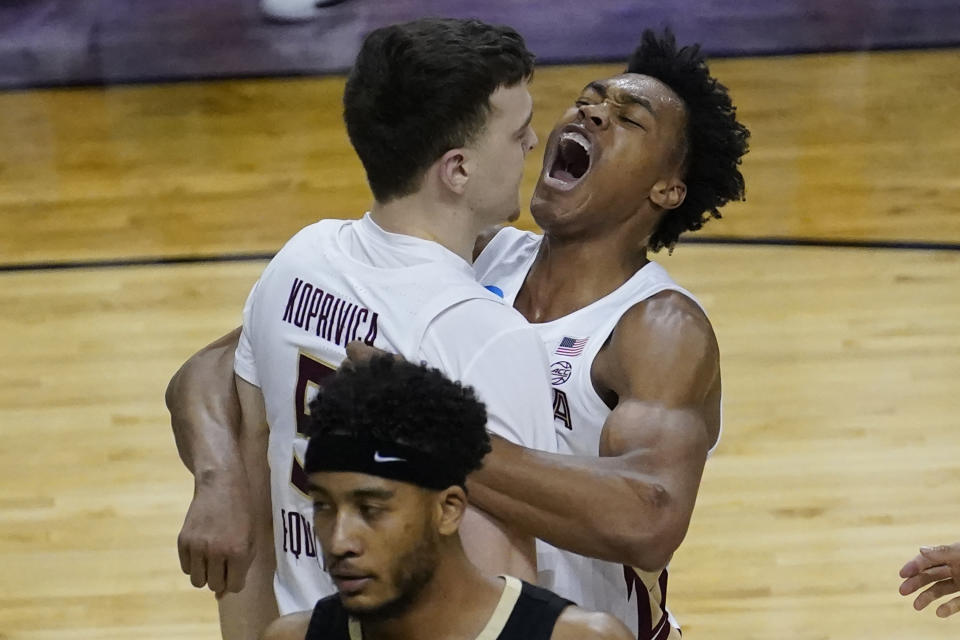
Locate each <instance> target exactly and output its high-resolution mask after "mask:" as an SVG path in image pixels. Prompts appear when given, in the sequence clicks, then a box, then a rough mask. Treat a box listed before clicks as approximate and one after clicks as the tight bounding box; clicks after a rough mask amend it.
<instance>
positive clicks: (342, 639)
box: [304, 576, 573, 640]
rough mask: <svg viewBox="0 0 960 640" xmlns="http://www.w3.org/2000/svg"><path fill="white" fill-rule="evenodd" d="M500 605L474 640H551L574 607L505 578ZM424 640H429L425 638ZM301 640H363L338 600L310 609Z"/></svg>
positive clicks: (557, 597) (542, 591)
mask: <svg viewBox="0 0 960 640" xmlns="http://www.w3.org/2000/svg"><path fill="white" fill-rule="evenodd" d="M504 579H505V580H506V584H505V585H504V587H503V593H502V594H501V596H500V601H499V602H498V603H497V606H496V608H495V609H494V610H493V614H492V615H491V616H490V619H489V620H488V621H487V625H486V626H485V627H484V628H483V631H481V632H480V634H479V635H478V636H477V637H476V640H550V636H551V635H552V634H553V627H554V625H555V624H556V623H557V618H559V617H560V614H561V613H562V612H563V610H564V609H565V608H566V607H567V606H569V605H571V604H573V603H572V602H570V601H569V600H565V599H564V598H561V597H560V596H558V595H556V594H555V593H553V592H551V591H547V590H546V589H542V588H540V587H537V586H534V585H532V584H530V583H528V582H523V581H522V580H518V579H517V578H513V577H511V576H504ZM423 637H424V639H425V640H426V639H427V638H429V634H425V635H424V636H423ZM304 640H363V635H362V633H361V630H360V623H359V622H357V621H356V620H354V619H352V618H350V616H349V615H348V614H347V612H346V611H344V609H343V605H342V604H340V598H339V596H336V595H333V596H330V597H329V598H324V599H323V600H321V601H320V602H318V603H317V606H316V607H314V608H313V616H311V618H310V626H309V627H308V628H307V636H306V638H305V639H304Z"/></svg>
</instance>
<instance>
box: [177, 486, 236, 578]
mask: <svg viewBox="0 0 960 640" xmlns="http://www.w3.org/2000/svg"><path fill="white" fill-rule="evenodd" d="M233 475H236V476H237V477H230V475H227V476H218V477H217V478H216V479H214V480H198V481H197V483H196V485H195V488H194V493H193V500H192V501H191V502H190V508H189V509H188V510H187V517H186V519H184V521H183V528H182V529H181V530H180V536H179V537H178V538H177V550H178V551H179V553H180V568H181V569H183V572H184V573H185V574H187V575H188V576H190V582H191V584H193V586H195V587H197V588H200V587H203V585H207V586H209V587H210V590H211V591H214V592H216V593H217V594H218V596H219V595H223V594H224V593H226V592H234V593H236V592H239V591H241V590H242V589H243V585H244V582H245V581H246V578H247V569H249V568H250V563H251V562H252V561H253V554H254V533H253V522H252V518H251V515H250V495H249V493H250V492H249V489H248V487H247V482H246V478H245V477H244V476H243V474H242V473H237V474H233Z"/></svg>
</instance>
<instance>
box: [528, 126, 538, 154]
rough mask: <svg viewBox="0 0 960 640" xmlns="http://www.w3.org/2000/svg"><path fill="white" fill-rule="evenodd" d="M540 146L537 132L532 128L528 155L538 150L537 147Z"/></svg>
mask: <svg viewBox="0 0 960 640" xmlns="http://www.w3.org/2000/svg"><path fill="white" fill-rule="evenodd" d="M538 144H540V138H538V137H537V132H536V131H534V130H533V128H532V127H531V128H530V141H529V142H528V143H527V153H530V152H531V151H533V150H534V149H536V148H537V145H538Z"/></svg>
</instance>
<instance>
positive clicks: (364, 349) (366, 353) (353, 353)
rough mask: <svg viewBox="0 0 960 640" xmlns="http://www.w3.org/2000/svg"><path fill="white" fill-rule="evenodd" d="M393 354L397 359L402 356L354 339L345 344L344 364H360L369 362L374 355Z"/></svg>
mask: <svg viewBox="0 0 960 640" xmlns="http://www.w3.org/2000/svg"><path fill="white" fill-rule="evenodd" d="M387 355H393V357H394V358H396V359H397V360H403V356H401V355H399V354H391V353H390V352H389V351H384V350H383V349H377V348H376V347H371V346H370V345H368V344H366V343H365V342H361V341H360V340H354V341H353V342H351V343H349V344H348V345H347V361H346V363H345V364H346V365H347V366H350V365H354V364H362V363H364V362H369V361H370V359H371V358H373V357H375V356H387Z"/></svg>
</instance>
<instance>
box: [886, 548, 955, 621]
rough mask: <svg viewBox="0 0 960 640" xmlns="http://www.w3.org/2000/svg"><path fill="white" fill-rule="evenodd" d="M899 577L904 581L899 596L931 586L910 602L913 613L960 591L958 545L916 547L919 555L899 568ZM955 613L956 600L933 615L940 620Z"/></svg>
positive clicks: (945, 603) (941, 606)
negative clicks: (931, 584)
mask: <svg viewBox="0 0 960 640" xmlns="http://www.w3.org/2000/svg"><path fill="white" fill-rule="evenodd" d="M900 577H901V578H906V579H905V580H904V581H903V583H902V584H901V585H900V594H901V595H905V596H906V595H909V594H911V593H913V592H915V591H917V590H918V589H920V588H921V587H925V586H926V585H928V584H930V583H933V586H931V587H930V588H929V589H926V590H925V591H923V593H921V594H920V595H918V596H917V597H916V599H915V600H914V601H913V608H914V609H916V610H917V611H920V610H921V609H924V608H925V607H926V606H927V605H929V604H930V603H931V602H933V601H934V600H936V599H938V598H942V597H943V596H946V595H949V594H951V593H958V592H960V542H955V543H954V544H951V545H942V546H939V547H920V554H919V555H918V556H917V557H915V558H914V559H913V560H911V561H910V562H908V563H907V564H905V565H903V568H902V569H900ZM958 611H960V597H956V598H953V599H952V600H948V601H947V602H944V603H943V604H941V605H940V606H939V607H937V615H938V616H940V617H941V618H946V617H947V616H950V615H953V614H954V613H957V612H958Z"/></svg>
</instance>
